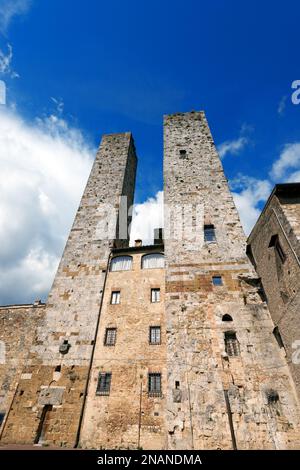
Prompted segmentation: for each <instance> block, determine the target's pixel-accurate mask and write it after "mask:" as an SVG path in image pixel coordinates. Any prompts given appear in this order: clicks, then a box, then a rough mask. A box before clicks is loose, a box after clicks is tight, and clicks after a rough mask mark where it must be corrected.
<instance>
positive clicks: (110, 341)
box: [104, 328, 117, 346]
mask: <svg viewBox="0 0 300 470" xmlns="http://www.w3.org/2000/svg"><path fill="white" fill-rule="evenodd" d="M116 339H117V328H106V330H105V338H104V345H105V346H114V345H115V344H116Z"/></svg>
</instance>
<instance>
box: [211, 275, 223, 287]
mask: <svg viewBox="0 0 300 470" xmlns="http://www.w3.org/2000/svg"><path fill="white" fill-rule="evenodd" d="M212 282H213V285H214V286H222V285H223V279H222V276H213V278H212Z"/></svg>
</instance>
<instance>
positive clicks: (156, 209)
mask: <svg viewBox="0 0 300 470" xmlns="http://www.w3.org/2000/svg"><path fill="white" fill-rule="evenodd" d="M160 227H163V191H158V192H157V193H156V195H155V197H151V198H149V199H147V201H145V202H144V203H142V204H136V205H135V206H134V211H133V217H132V224H131V233H130V244H131V245H134V240H137V239H141V240H143V245H151V244H152V243H153V234H154V229H155V228H160Z"/></svg>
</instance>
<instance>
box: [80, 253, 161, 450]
mask: <svg viewBox="0 0 300 470" xmlns="http://www.w3.org/2000/svg"><path fill="white" fill-rule="evenodd" d="M161 250H163V246H152V247H141V248H131V249H130V250H129V251H124V250H122V251H118V250H117V251H115V252H114V253H113V256H117V255H120V254H126V255H131V256H132V260H133V264H132V269H131V270H128V271H115V272H109V273H108V276H107V281H106V286H105V293H104V298H103V306H102V309H101V321H100V328H99V331H98V336H97V340H96V349H95V355H94V359H93V366H92V375H91V380H90V385H89V391H88V398H87V403H86V407H85V414H84V421H83V427H82V432H81V436H82V437H81V442H80V443H81V445H82V446H83V447H87V448H99V447H102V448H106V449H107V448H108V449H109V448H133V449H136V448H143V449H147V448H148V449H149V448H156V449H163V448H165V447H166V430H165V422H164V415H165V407H166V400H165V396H166V335H165V311H164V290H165V271H164V269H163V268H156V269H155V268H154V269H142V265H141V260H142V257H143V256H144V255H145V254H149V253H156V252H160V251H161ZM151 289H160V301H159V302H151ZM114 291H115V292H116V291H117V292H120V303H119V304H116V305H112V304H111V295H112V292H114ZM151 326H152V327H157V326H158V327H160V336H161V340H160V342H159V344H150V341H149V328H150V327H151ZM106 328H116V329H117V332H116V342H115V345H114V346H106V345H105V343H104V341H105V331H106ZM99 372H110V373H111V374H112V375H111V390H110V394H109V395H108V396H98V395H97V393H96V387H97V382H98V376H99ZM149 372H157V373H160V374H161V376H162V395H161V396H157V397H151V396H149V395H148V383H147V381H148V373H149Z"/></svg>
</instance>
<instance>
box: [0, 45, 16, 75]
mask: <svg viewBox="0 0 300 470" xmlns="http://www.w3.org/2000/svg"><path fill="white" fill-rule="evenodd" d="M12 58H13V50H12V46H11V45H10V44H7V53H6V54H5V52H3V51H2V50H1V49H0V73H1V74H2V75H9V76H10V77H11V78H19V74H17V73H16V72H15V71H14V70H13V69H12V67H11V62H12Z"/></svg>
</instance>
